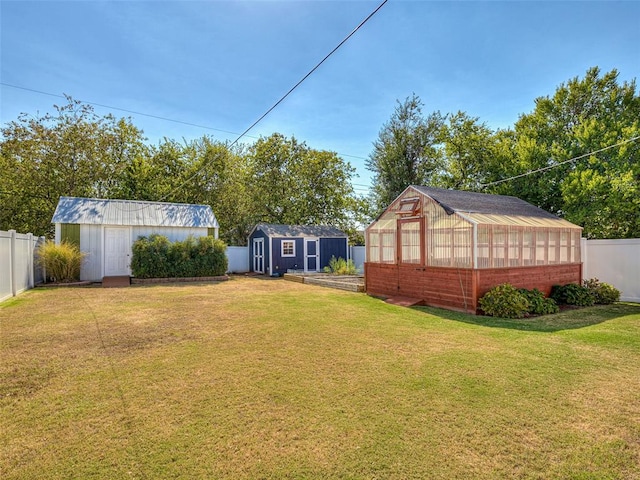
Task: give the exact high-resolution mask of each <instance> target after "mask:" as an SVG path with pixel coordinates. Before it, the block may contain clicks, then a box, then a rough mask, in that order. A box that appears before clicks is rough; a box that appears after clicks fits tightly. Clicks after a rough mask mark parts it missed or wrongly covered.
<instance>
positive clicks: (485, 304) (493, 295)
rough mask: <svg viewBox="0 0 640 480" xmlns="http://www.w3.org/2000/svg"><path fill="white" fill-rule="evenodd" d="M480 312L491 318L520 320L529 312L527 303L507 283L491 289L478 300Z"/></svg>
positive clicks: (522, 296)
mask: <svg viewBox="0 0 640 480" xmlns="http://www.w3.org/2000/svg"><path fill="white" fill-rule="evenodd" d="M479 303H480V308H482V311H483V312H484V313H485V314H487V315H491V316H493V317H503V318H522V317H524V316H525V314H526V313H527V312H528V311H529V301H528V300H527V297H526V296H525V295H523V294H522V293H521V292H520V291H519V290H518V289H517V288H515V287H514V286H513V285H510V284H508V283H504V284H502V285H498V286H497V287H493V288H492V289H491V290H489V291H488V292H487V293H485V294H484V296H483V297H482V298H481V299H480V302H479Z"/></svg>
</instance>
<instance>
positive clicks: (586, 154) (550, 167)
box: [478, 135, 640, 188]
mask: <svg viewBox="0 0 640 480" xmlns="http://www.w3.org/2000/svg"><path fill="white" fill-rule="evenodd" d="M638 139H640V135H638V136H636V137H633V138H629V139H627V140H623V141H622V142H619V143H616V144H615V145H609V146H608V147H604V148H601V149H599V150H594V151H593V152H589V153H585V154H583V155H579V156H577V157H573V158H570V159H569V160H565V161H563V162H559V163H556V164H554V165H548V166H546V167H542V168H538V169H536V170H531V171H529V172H525V173H521V174H519V175H514V176H513V177H509V178H503V179H502V180H496V181H495V182H489V183H483V184H480V185H478V187H480V188H485V187H490V186H492V185H498V184H500V183H504V182H508V181H509V180H515V179H516V178H522V177H526V176H529V175H533V174H534V173H540V172H544V171H547V170H551V169H552V168H556V167H559V166H560V165H564V164H566V163H571V162H575V161H576V160H580V159H582V158H585V157H590V156H591V155H595V154H597V153H600V152H604V151H605V150H609V149H611V148H615V147H619V146H621V145H625V144H627V143H631V142H635V141H636V140H638Z"/></svg>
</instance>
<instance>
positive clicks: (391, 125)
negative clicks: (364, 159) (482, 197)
mask: <svg viewBox="0 0 640 480" xmlns="http://www.w3.org/2000/svg"><path fill="white" fill-rule="evenodd" d="M423 107H424V105H423V104H422V102H421V100H420V98H419V97H417V96H416V95H413V96H411V97H408V98H407V99H406V100H405V101H404V102H398V105H397V107H396V109H395V111H394V113H393V115H392V117H391V119H390V120H389V121H388V122H387V123H386V124H385V125H384V126H383V128H382V129H381V131H380V134H379V137H378V139H377V141H376V142H375V144H374V150H373V153H372V154H371V155H370V158H369V161H368V168H369V169H370V170H371V171H372V172H373V173H374V179H373V195H372V197H373V198H372V203H373V205H374V206H375V209H376V210H377V211H378V212H379V211H381V210H382V209H384V207H386V206H387V205H388V204H389V202H390V201H391V200H393V199H394V198H395V197H396V196H397V195H398V194H399V193H400V192H401V191H402V190H403V189H404V188H406V186H407V185H411V184H420V185H430V186H435V187H442V188H453V189H460V190H471V191H478V192H484V193H497V194H503V195H513V196H516V197H519V198H522V199H524V200H526V201H528V202H530V203H532V204H534V205H537V206H539V207H541V208H543V209H544V210H547V211H549V212H552V213H554V214H556V215H559V216H561V217H564V218H566V219H567V220H569V221H571V222H573V223H576V224H578V225H581V226H582V227H584V235H585V236H587V237H589V238H633V237H640V138H639V137H640V97H639V96H638V92H637V91H636V85H635V80H634V81H631V82H624V83H622V84H620V83H619V82H618V72H617V71H615V70H613V71H611V72H609V73H606V74H604V75H602V74H601V72H600V70H599V69H598V68H592V69H590V70H589V71H588V72H587V73H586V75H585V77H584V78H582V79H580V78H574V79H571V80H570V81H568V82H567V83H563V84H561V85H560V86H559V87H558V88H557V90H556V92H555V94H554V95H553V96H546V97H540V98H538V99H536V101H535V108H534V110H533V112H531V113H528V114H522V115H521V116H520V117H519V119H518V121H517V122H516V123H515V125H514V127H513V128H510V129H505V130H492V129H490V128H489V127H488V126H487V125H486V124H485V123H483V122H481V121H480V119H478V118H475V117H472V116H469V115H468V114H467V113H465V112H458V113H454V114H441V113H440V112H437V111H436V112H432V113H429V114H424V113H423ZM616 145H617V146H616ZM590 152H593V154H592V155H585V154H587V153H590ZM530 172H535V173H532V174H531V173H530ZM505 180H507V181H505Z"/></svg>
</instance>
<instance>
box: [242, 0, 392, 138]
mask: <svg viewBox="0 0 640 480" xmlns="http://www.w3.org/2000/svg"><path fill="white" fill-rule="evenodd" d="M387 1H388V0H383V1H382V3H380V5H378V6H377V7H376V9H375V10H374V11H373V12H371V13H370V14H369V15H368V16H367V18H365V19H364V20H362V22H360V24H359V25H358V26H357V27H356V28H354V29H353V30H352V31H351V33H350V34H349V35H347V36H346V37H345V38H344V39H343V40H342V41H341V42H340V43H339V44H338V45H337V46H336V47H335V48H334V49H333V50H331V51H330V52H329V53H328V54H327V55H326V56H325V57H324V58H323V59H322V60H320V61H319V62H318V63H317V64H316V66H315V67H313V68H312V69H311V70H309V73H307V74H306V75H305V76H304V77H302V78H301V79H300V80H299V81H298V83H296V84H295V85H294V86H293V87H291V88H290V89H289V91H288V92H287V93H285V94H284V95H283V96H282V97H281V98H280V100H278V101H277V102H276V103H274V104H273V106H272V107H271V108H269V110H267V111H266V112H265V113H264V114H262V116H261V117H260V118H258V119H257V120H256V121H255V122H253V123H252V124H251V125H250V126H249V128H247V129H246V130H245V131H244V132H242V133H241V134H240V136H239V137H238V138H236V139H235V141H233V142H232V143H231V145H232V146H233V145H235V144H236V143H237V142H238V140H240V139H241V138H242V137H243V136H244V135H245V134H247V133H248V132H249V131H251V129H252V128H253V127H255V126H256V125H257V124H258V123H260V122H261V121H262V119H263V118H264V117H266V116H267V115H269V114H270V113H271V111H272V110H273V109H275V108H276V107H277V106H278V105H280V104H281V103H282V102H283V101H284V99H285V98H287V97H288V96H289V94H291V92H293V91H294V90H295V89H296V88H298V86H300V84H301V83H302V82H304V81H305V80H306V79H307V78H309V76H311V74H312V73H313V72H315V71H316V70H317V69H318V68H320V65H322V64H323V63H324V62H325V61H326V60H327V59H328V58H329V57H330V56H331V55H333V54H334V53H335V52H336V51H337V50H338V49H339V48H340V47H341V46H342V45H344V44H345V43H346V42H347V40H349V39H350V38H351V37H352V36H353V35H354V34H355V33H356V32H357V31H358V30H360V28H361V27H362V26H363V25H364V24H365V23H367V22H368V21H369V19H370V18H371V17H373V16H374V15H375V14H376V13H377V12H378V10H380V9H381V8H382V7H383V6H384V4H385V3H387Z"/></svg>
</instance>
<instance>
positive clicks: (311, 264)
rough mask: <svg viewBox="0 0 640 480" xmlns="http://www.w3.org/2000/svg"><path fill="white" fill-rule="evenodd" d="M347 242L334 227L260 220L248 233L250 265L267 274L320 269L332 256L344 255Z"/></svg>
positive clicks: (253, 270) (342, 234) (343, 256)
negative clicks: (261, 221) (281, 223)
mask: <svg viewBox="0 0 640 480" xmlns="http://www.w3.org/2000/svg"><path fill="white" fill-rule="evenodd" d="M348 242H349V239H348V237H347V234H346V233H344V232H343V231H341V230H338V229H337V228H335V227H328V226H311V225H309V226H307V225H278V224H273V223H259V224H257V225H256V226H255V227H254V228H253V230H252V231H251V233H250V234H249V242H248V243H249V268H250V270H251V271H252V272H256V273H266V274H268V275H274V274H278V273H279V274H283V273H286V272H287V270H297V271H304V272H321V271H322V269H323V268H324V267H326V266H328V265H329V260H331V257H336V258H339V257H342V258H344V259H345V260H346V259H347V252H348V250H349V249H348Z"/></svg>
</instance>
